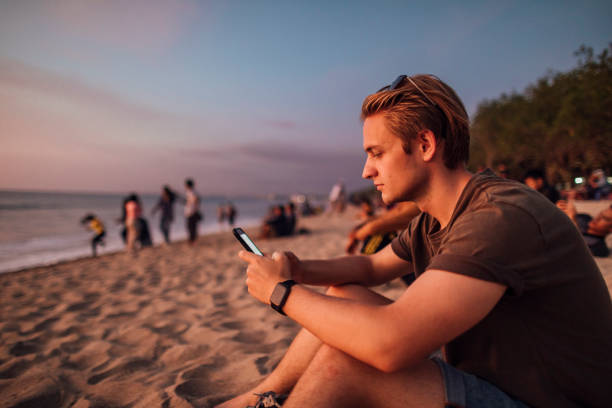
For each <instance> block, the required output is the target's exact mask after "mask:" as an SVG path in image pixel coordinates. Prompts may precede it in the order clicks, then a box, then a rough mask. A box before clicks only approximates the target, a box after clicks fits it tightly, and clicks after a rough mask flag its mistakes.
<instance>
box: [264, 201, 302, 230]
mask: <svg viewBox="0 0 612 408" xmlns="http://www.w3.org/2000/svg"><path fill="white" fill-rule="evenodd" d="M294 220H295V219H294ZM290 228H291V219H288V218H287V216H286V215H285V207H283V206H282V205H280V204H279V205H275V206H273V207H272V208H271V210H270V214H269V215H268V216H267V217H266V218H265V219H264V223H263V225H262V227H261V235H260V238H262V239H267V238H273V237H284V236H287V235H290Z"/></svg>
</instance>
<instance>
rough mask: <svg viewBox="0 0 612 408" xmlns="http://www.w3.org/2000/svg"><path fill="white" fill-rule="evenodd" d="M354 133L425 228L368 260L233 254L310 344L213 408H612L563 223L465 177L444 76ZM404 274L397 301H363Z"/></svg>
mask: <svg viewBox="0 0 612 408" xmlns="http://www.w3.org/2000/svg"><path fill="white" fill-rule="evenodd" d="M362 119H363V121H364V123H363V147H364V150H365V152H366V154H367V158H366V162H365V166H364V169H363V177H364V178H366V179H370V180H372V182H373V183H374V185H375V186H376V188H377V189H378V190H379V191H381V193H382V199H383V201H384V202H385V203H386V204H391V203H394V202H402V201H414V202H415V203H416V204H417V206H418V207H419V209H420V210H421V211H422V213H421V214H420V215H419V216H417V217H416V218H415V219H414V220H413V221H411V223H410V225H409V227H408V228H406V229H405V230H404V231H403V232H402V233H401V234H400V235H399V236H398V237H397V238H396V239H395V240H394V241H393V242H392V244H391V245H389V246H387V247H385V248H384V249H383V250H381V251H379V252H377V253H375V254H373V255H369V256H346V257H342V258H338V259H332V260H311V261H308V260H299V259H298V258H297V257H296V256H295V255H293V254H292V253H274V254H273V255H272V256H271V257H268V256H258V255H255V254H252V253H249V252H245V251H241V252H240V254H239V256H240V258H241V259H243V260H244V261H246V262H247V263H248V268H247V271H246V284H247V286H248V291H249V293H250V294H251V295H252V296H253V297H255V298H256V299H257V300H259V301H261V302H263V303H265V304H270V305H271V306H272V307H273V309H275V310H276V311H278V312H280V313H282V314H284V315H286V316H288V317H289V318H291V319H293V320H294V321H296V322H297V323H299V324H300V325H301V326H302V327H303V329H302V330H301V331H300V333H298V335H297V337H296V338H295V340H294V341H293V343H292V344H291V346H290V347H289V349H288V351H287V353H286V354H285V356H284V358H283V359H282V360H281V361H280V363H279V364H278V365H277V367H276V368H275V369H274V371H273V372H272V373H270V375H269V376H268V377H267V378H266V379H265V380H264V381H263V382H262V383H261V384H259V385H257V386H256V387H255V388H253V389H252V390H251V391H250V392H247V393H244V394H242V395H239V396H238V397H236V398H234V399H232V400H230V401H228V402H226V403H224V404H221V407H223V408H228V407H241V408H242V407H244V406H246V405H253V404H254V403H255V402H256V401H255V400H256V399H257V398H258V396H257V395H254V394H260V398H262V399H273V398H275V396H276V395H278V394H285V393H290V395H289V396H288V399H287V400H286V402H285V404H284V406H285V407H301V406H315V407H319V406H334V407H356V406H368V407H391V408H393V407H443V406H445V407H467V408H484V407H488V408H495V407H522V408H523V407H527V406H534V407H557V408H559V407H562V408H563V407H580V406H591V407H608V406H609V404H610V401H611V400H612V390H611V388H610V384H609V379H610V378H612V353H611V352H610V351H611V350H612V303H611V301H610V295H609V293H608V290H607V288H606V285H605V282H604V280H603V278H602V275H601V273H600V271H599V269H598V267H597V264H596V263H595V262H594V260H593V257H592V256H591V254H590V253H589V250H588V248H587V246H586V245H585V243H584V240H583V239H582V237H581V236H580V233H579V232H578V229H577V228H576V227H575V226H574V225H573V223H572V222H571V220H570V219H569V218H568V217H567V216H566V215H565V214H564V213H563V212H562V211H560V210H559V209H557V208H556V207H555V205H554V204H553V203H551V202H550V201H549V200H548V199H546V197H544V196H542V195H541V194H539V193H537V192H536V191H533V190H532V189H530V188H529V187H527V186H525V185H524V184H522V183H519V182H516V181H512V180H506V179H502V178H500V177H498V176H496V175H495V174H494V173H493V172H492V171H490V170H486V171H484V172H482V173H480V174H471V173H469V172H468V171H467V170H466V167H465V166H466V163H467V161H468V153H469V122H468V116H467V113H466V111H465V109H464V107H463V103H462V102H461V101H460V99H459V97H458V96H457V95H456V93H455V92H454V90H453V89H452V88H450V87H449V86H448V85H447V84H445V83H444V82H442V81H441V80H440V79H438V78H437V77H434V76H431V75H416V76H413V77H409V76H406V75H402V76H400V77H398V78H397V79H396V80H395V81H394V82H393V83H392V84H391V85H388V86H386V87H384V88H382V89H380V90H379V91H378V92H376V93H374V94H372V95H369V96H368V97H366V99H365V101H364V103H363V106H362ZM407 272H414V273H415V274H416V280H415V281H414V283H412V285H410V286H409V287H408V288H407V289H406V291H405V292H404V293H403V294H402V295H401V296H400V297H399V298H398V299H397V300H395V301H392V300H390V299H388V298H385V297H383V296H381V295H379V294H377V293H375V292H373V291H372V290H370V289H369V287H371V286H375V285H380V284H383V283H385V282H388V281H390V280H392V279H395V278H397V277H400V276H402V275H404V274H406V273H407ZM305 285H319V286H327V287H328V289H327V292H326V293H325V294H322V293H320V292H317V291H314V290H312V289H310V288H309V287H307V286H305ZM440 348H442V349H443V355H444V359H441V358H438V357H431V356H432V354H433V353H434V352H435V351H436V350H439V349H440ZM281 399H283V398H281Z"/></svg>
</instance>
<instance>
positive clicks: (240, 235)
mask: <svg viewBox="0 0 612 408" xmlns="http://www.w3.org/2000/svg"><path fill="white" fill-rule="evenodd" d="M232 231H233V233H234V236H235V237H236V239H237V240H238V241H240V243H241V244H242V246H243V247H244V249H246V250H247V251H249V252H252V253H254V254H257V255H261V256H263V252H261V251H260V250H259V248H257V246H255V244H254V243H253V241H251V238H249V236H248V235H247V234H246V232H244V231H243V230H242V228H234V229H233V230H232Z"/></svg>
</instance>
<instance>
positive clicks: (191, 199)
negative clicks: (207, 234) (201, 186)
mask: <svg viewBox="0 0 612 408" xmlns="http://www.w3.org/2000/svg"><path fill="white" fill-rule="evenodd" d="M185 219H186V220H187V231H188V233H189V244H190V245H193V244H194V243H195V241H196V239H198V223H199V222H200V221H202V220H203V219H204V216H203V215H202V213H201V212H200V197H198V195H197V193H196V191H195V188H194V182H193V180H192V179H187V180H185Z"/></svg>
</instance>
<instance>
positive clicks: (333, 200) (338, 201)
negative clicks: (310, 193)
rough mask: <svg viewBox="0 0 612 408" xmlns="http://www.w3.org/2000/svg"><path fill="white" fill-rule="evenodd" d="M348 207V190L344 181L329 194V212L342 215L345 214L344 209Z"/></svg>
mask: <svg viewBox="0 0 612 408" xmlns="http://www.w3.org/2000/svg"><path fill="white" fill-rule="evenodd" d="M345 205H346V190H345V188H344V183H343V182H342V180H338V182H337V183H336V184H334V186H333V187H332V189H331V191H330V192H329V212H330V213H331V214H333V213H338V214H340V213H342V212H344V207H345Z"/></svg>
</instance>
